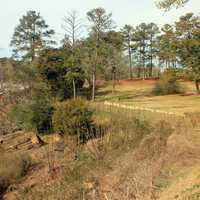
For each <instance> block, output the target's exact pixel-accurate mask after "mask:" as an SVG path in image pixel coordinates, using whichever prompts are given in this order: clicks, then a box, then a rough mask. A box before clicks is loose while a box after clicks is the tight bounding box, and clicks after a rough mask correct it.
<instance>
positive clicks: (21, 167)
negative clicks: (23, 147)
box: [0, 153, 32, 195]
mask: <svg viewBox="0 0 200 200" xmlns="http://www.w3.org/2000/svg"><path fill="white" fill-rule="evenodd" d="M0 160H1V162H0V195H1V193H3V192H5V190H6V189H7V188H8V187H9V186H10V185H11V184H14V183H15V182H16V181H17V180H18V179H20V178H21V177H22V176H24V175H25V174H26V172H27V170H28V169H29V167H30V166H31V164H32V161H31V158H30V157H29V156H28V155H27V154H18V155H16V154H3V153H1V155H0Z"/></svg>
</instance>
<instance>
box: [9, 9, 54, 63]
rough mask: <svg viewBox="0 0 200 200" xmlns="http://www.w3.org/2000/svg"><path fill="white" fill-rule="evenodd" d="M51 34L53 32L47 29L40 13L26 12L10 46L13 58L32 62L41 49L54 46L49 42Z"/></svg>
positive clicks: (51, 41)
mask: <svg viewBox="0 0 200 200" xmlns="http://www.w3.org/2000/svg"><path fill="white" fill-rule="evenodd" d="M53 34H54V31H53V30H52V29H49V26H48V25H47V24H46V22H45V20H44V19H43V18H42V17H41V16H40V13H36V11H28V12H27V13H26V15H25V16H23V17H22V18H21V19H20V23H19V25H18V26H17V27H16V28H15V31H14V34H13V37H12V40H11V44H10V45H11V47H12V48H13V56H14V57H15V58H22V59H27V60H30V61H33V60H34V58H35V57H36V56H37V55H38V54H39V52H40V51H41V50H42V49H44V48H47V47H49V46H50V45H52V44H55V42H54V41H53V40H51V37H52V35H53Z"/></svg>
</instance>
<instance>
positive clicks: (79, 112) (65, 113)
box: [53, 98, 93, 135]
mask: <svg viewBox="0 0 200 200" xmlns="http://www.w3.org/2000/svg"><path fill="white" fill-rule="evenodd" d="M92 114H93V111H92V110H91V109H90V106H89V104H88V102H87V101H85V100H83V99H81V98H77V99H71V100H68V101H65V102H62V103H58V104H57V105H56V106H55V112H54V115H53V126H54V129H55V131H56V132H58V133H61V134H69V135H77V134H79V135H82V134H86V133H87V129H88V128H89V127H90V125H91V123H92Z"/></svg>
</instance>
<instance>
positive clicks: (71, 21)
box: [62, 10, 83, 99]
mask: <svg viewBox="0 0 200 200" xmlns="http://www.w3.org/2000/svg"><path fill="white" fill-rule="evenodd" d="M63 22H64V23H63V24H62V28H63V29H64V30H65V37H66V38H67V40H68V41H69V42H70V46H71V50H72V59H73V65H75V62H74V60H75V52H76V48H77V45H76V44H77V41H78V39H79V38H80V35H81V33H82V28H83V25H82V20H81V19H80V18H79V16H78V12H77V11H76V10H72V11H70V12H68V13H67V16H65V17H64V19H63ZM75 76H76V75H75V74H74V77H73V78H72V83H73V93H74V99H75V98H76V83H75Z"/></svg>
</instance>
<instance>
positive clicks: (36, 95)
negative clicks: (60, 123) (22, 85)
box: [9, 82, 53, 133]
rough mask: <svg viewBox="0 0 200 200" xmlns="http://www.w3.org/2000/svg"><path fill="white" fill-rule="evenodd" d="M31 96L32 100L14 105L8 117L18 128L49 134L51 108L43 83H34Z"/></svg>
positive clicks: (47, 91) (48, 94)
mask: <svg viewBox="0 0 200 200" xmlns="http://www.w3.org/2000/svg"><path fill="white" fill-rule="evenodd" d="M31 95H32V98H31V99H28V101H27V99H26V101H22V102H19V103H18V104H16V105H14V106H13V108H12V109H11V111H10V113H9V116H10V118H11V119H12V121H13V122H14V123H15V124H16V125H17V127H18V128H21V129H25V130H31V129H37V131H38V132H39V133H50V132H51V131H52V125H51V124H52V122H51V118H52V114H53V107H52V105H51V96H50V93H49V89H48V88H47V86H46V85H45V84H44V83H41V82H39V83H35V88H34V89H33V90H32V93H31Z"/></svg>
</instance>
